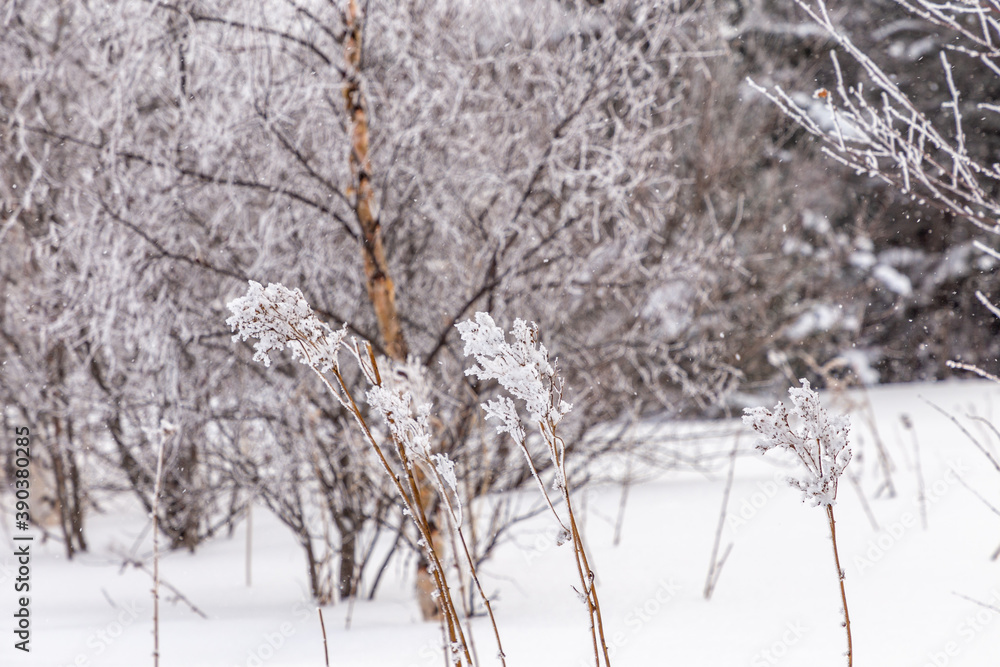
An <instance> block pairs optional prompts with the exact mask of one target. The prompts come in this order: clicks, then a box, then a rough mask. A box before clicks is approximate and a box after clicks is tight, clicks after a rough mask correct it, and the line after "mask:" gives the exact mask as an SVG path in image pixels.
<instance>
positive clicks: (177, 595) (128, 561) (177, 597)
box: [119, 554, 208, 620]
mask: <svg viewBox="0 0 1000 667" xmlns="http://www.w3.org/2000/svg"><path fill="white" fill-rule="evenodd" d="M119 555H121V554H119ZM126 565H131V566H132V567H134V568H135V569H137V570H140V571H142V572H145V573H146V574H148V575H150V576H152V572H150V571H149V569H148V568H147V567H146V564H145V563H143V562H142V561H140V560H136V559H134V558H129V557H127V556H126V557H125V559H124V560H123V562H122V567H124V566H126ZM159 585H160V586H163V587H164V588H166V589H168V590H169V591H170V592H171V593H172V594H173V596H174V600H173V601H176V602H183V603H184V604H186V605H187V606H188V609H190V610H191V611H193V612H194V613H196V614H198V615H199V616H201V617H202V618H204V619H205V620H208V615H207V614H206V613H205V612H203V611H202V610H201V609H199V608H198V607H197V606H196V605H195V604H194V603H193V602H191V600H189V599H188V598H187V596H186V595H184V594H183V593H181V592H180V591H179V590H178V589H177V587H176V586H174V585H173V584H171V583H170V582H169V581H164V580H163V578H160V580H159Z"/></svg>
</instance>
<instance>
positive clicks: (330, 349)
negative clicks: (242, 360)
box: [226, 280, 347, 373]
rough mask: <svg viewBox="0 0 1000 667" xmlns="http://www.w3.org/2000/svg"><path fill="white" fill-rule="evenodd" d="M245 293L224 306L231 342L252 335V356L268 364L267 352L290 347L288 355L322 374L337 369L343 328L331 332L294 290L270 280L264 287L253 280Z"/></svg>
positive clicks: (344, 333) (296, 290)
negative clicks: (227, 310)
mask: <svg viewBox="0 0 1000 667" xmlns="http://www.w3.org/2000/svg"><path fill="white" fill-rule="evenodd" d="M249 282H250V288H249V289H248V290H247V293H246V296H242V297H240V298H238V299H233V300H232V301H230V302H229V304H228V308H229V310H230V311H231V312H232V313H233V315H232V317H230V318H229V319H227V320H226V324H228V325H229V327H230V328H231V329H232V330H233V331H235V332H236V334H235V335H234V336H233V340H234V341H238V340H241V339H242V340H247V339H249V338H256V339H257V342H256V343H254V345H253V347H254V350H256V351H255V352H254V355H253V359H254V361H259V362H261V363H263V364H264V365H265V366H270V365H271V358H270V357H269V356H268V354H269V353H270V352H272V351H274V350H277V351H281V350H282V349H284V348H285V347H288V348H291V350H292V358H293V359H299V360H300V361H301V362H302V363H304V364H306V365H308V366H312V367H313V368H315V369H316V370H317V371H319V372H321V373H325V372H326V371H329V370H330V369H333V368H337V367H338V366H337V349H338V348H339V347H340V344H341V343H342V342H343V340H344V336H345V335H346V333H347V331H346V328H344V329H341V330H340V331H337V332H334V331H333V330H331V329H330V327H328V326H327V325H326V324H324V323H323V322H321V321H320V320H319V318H317V317H316V315H315V314H313V311H312V308H310V307H309V303H308V302H307V301H306V299H305V297H304V296H303V295H302V292H301V291H300V290H298V289H294V290H291V289H288V288H287V287H285V286H284V285H282V284H280V283H270V284H269V285H268V286H267V288H266V289H265V288H264V287H263V286H261V284H260V283H258V282H255V281H253V280H251V281H249Z"/></svg>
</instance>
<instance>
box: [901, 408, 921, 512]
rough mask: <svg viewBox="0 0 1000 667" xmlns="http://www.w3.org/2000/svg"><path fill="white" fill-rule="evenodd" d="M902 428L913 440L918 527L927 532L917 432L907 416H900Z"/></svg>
mask: <svg viewBox="0 0 1000 667" xmlns="http://www.w3.org/2000/svg"><path fill="white" fill-rule="evenodd" d="M900 419H901V420H902V422H903V428H905V429H906V430H907V431H909V432H910V435H911V437H912V439H913V460H914V463H915V465H916V468H917V502H918V503H919V505H920V525H921V527H922V528H923V529H924V530H927V494H926V493H925V491H924V472H923V467H922V466H921V464H920V443H919V442H918V441H917V432H916V430H915V429H914V428H913V421H912V420H911V419H910V416H909V415H906V414H903V415H900Z"/></svg>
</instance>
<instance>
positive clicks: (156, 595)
mask: <svg viewBox="0 0 1000 667" xmlns="http://www.w3.org/2000/svg"><path fill="white" fill-rule="evenodd" d="M166 439H167V433H166V429H164V430H162V431H161V432H160V443H159V445H158V446H157V448H156V477H155V482H154V484H153V667H159V665H160V531H159V525H158V524H159V517H160V490H161V484H162V479H163V444H164V441H165V440H166Z"/></svg>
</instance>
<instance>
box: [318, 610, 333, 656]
mask: <svg viewBox="0 0 1000 667" xmlns="http://www.w3.org/2000/svg"><path fill="white" fill-rule="evenodd" d="M316 611H317V612H318V613H319V629H320V630H321V631H322V632H323V658H324V659H325V660H326V667H330V648H329V646H328V645H327V641H326V623H324V622H323V609H322V607H316Z"/></svg>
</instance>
